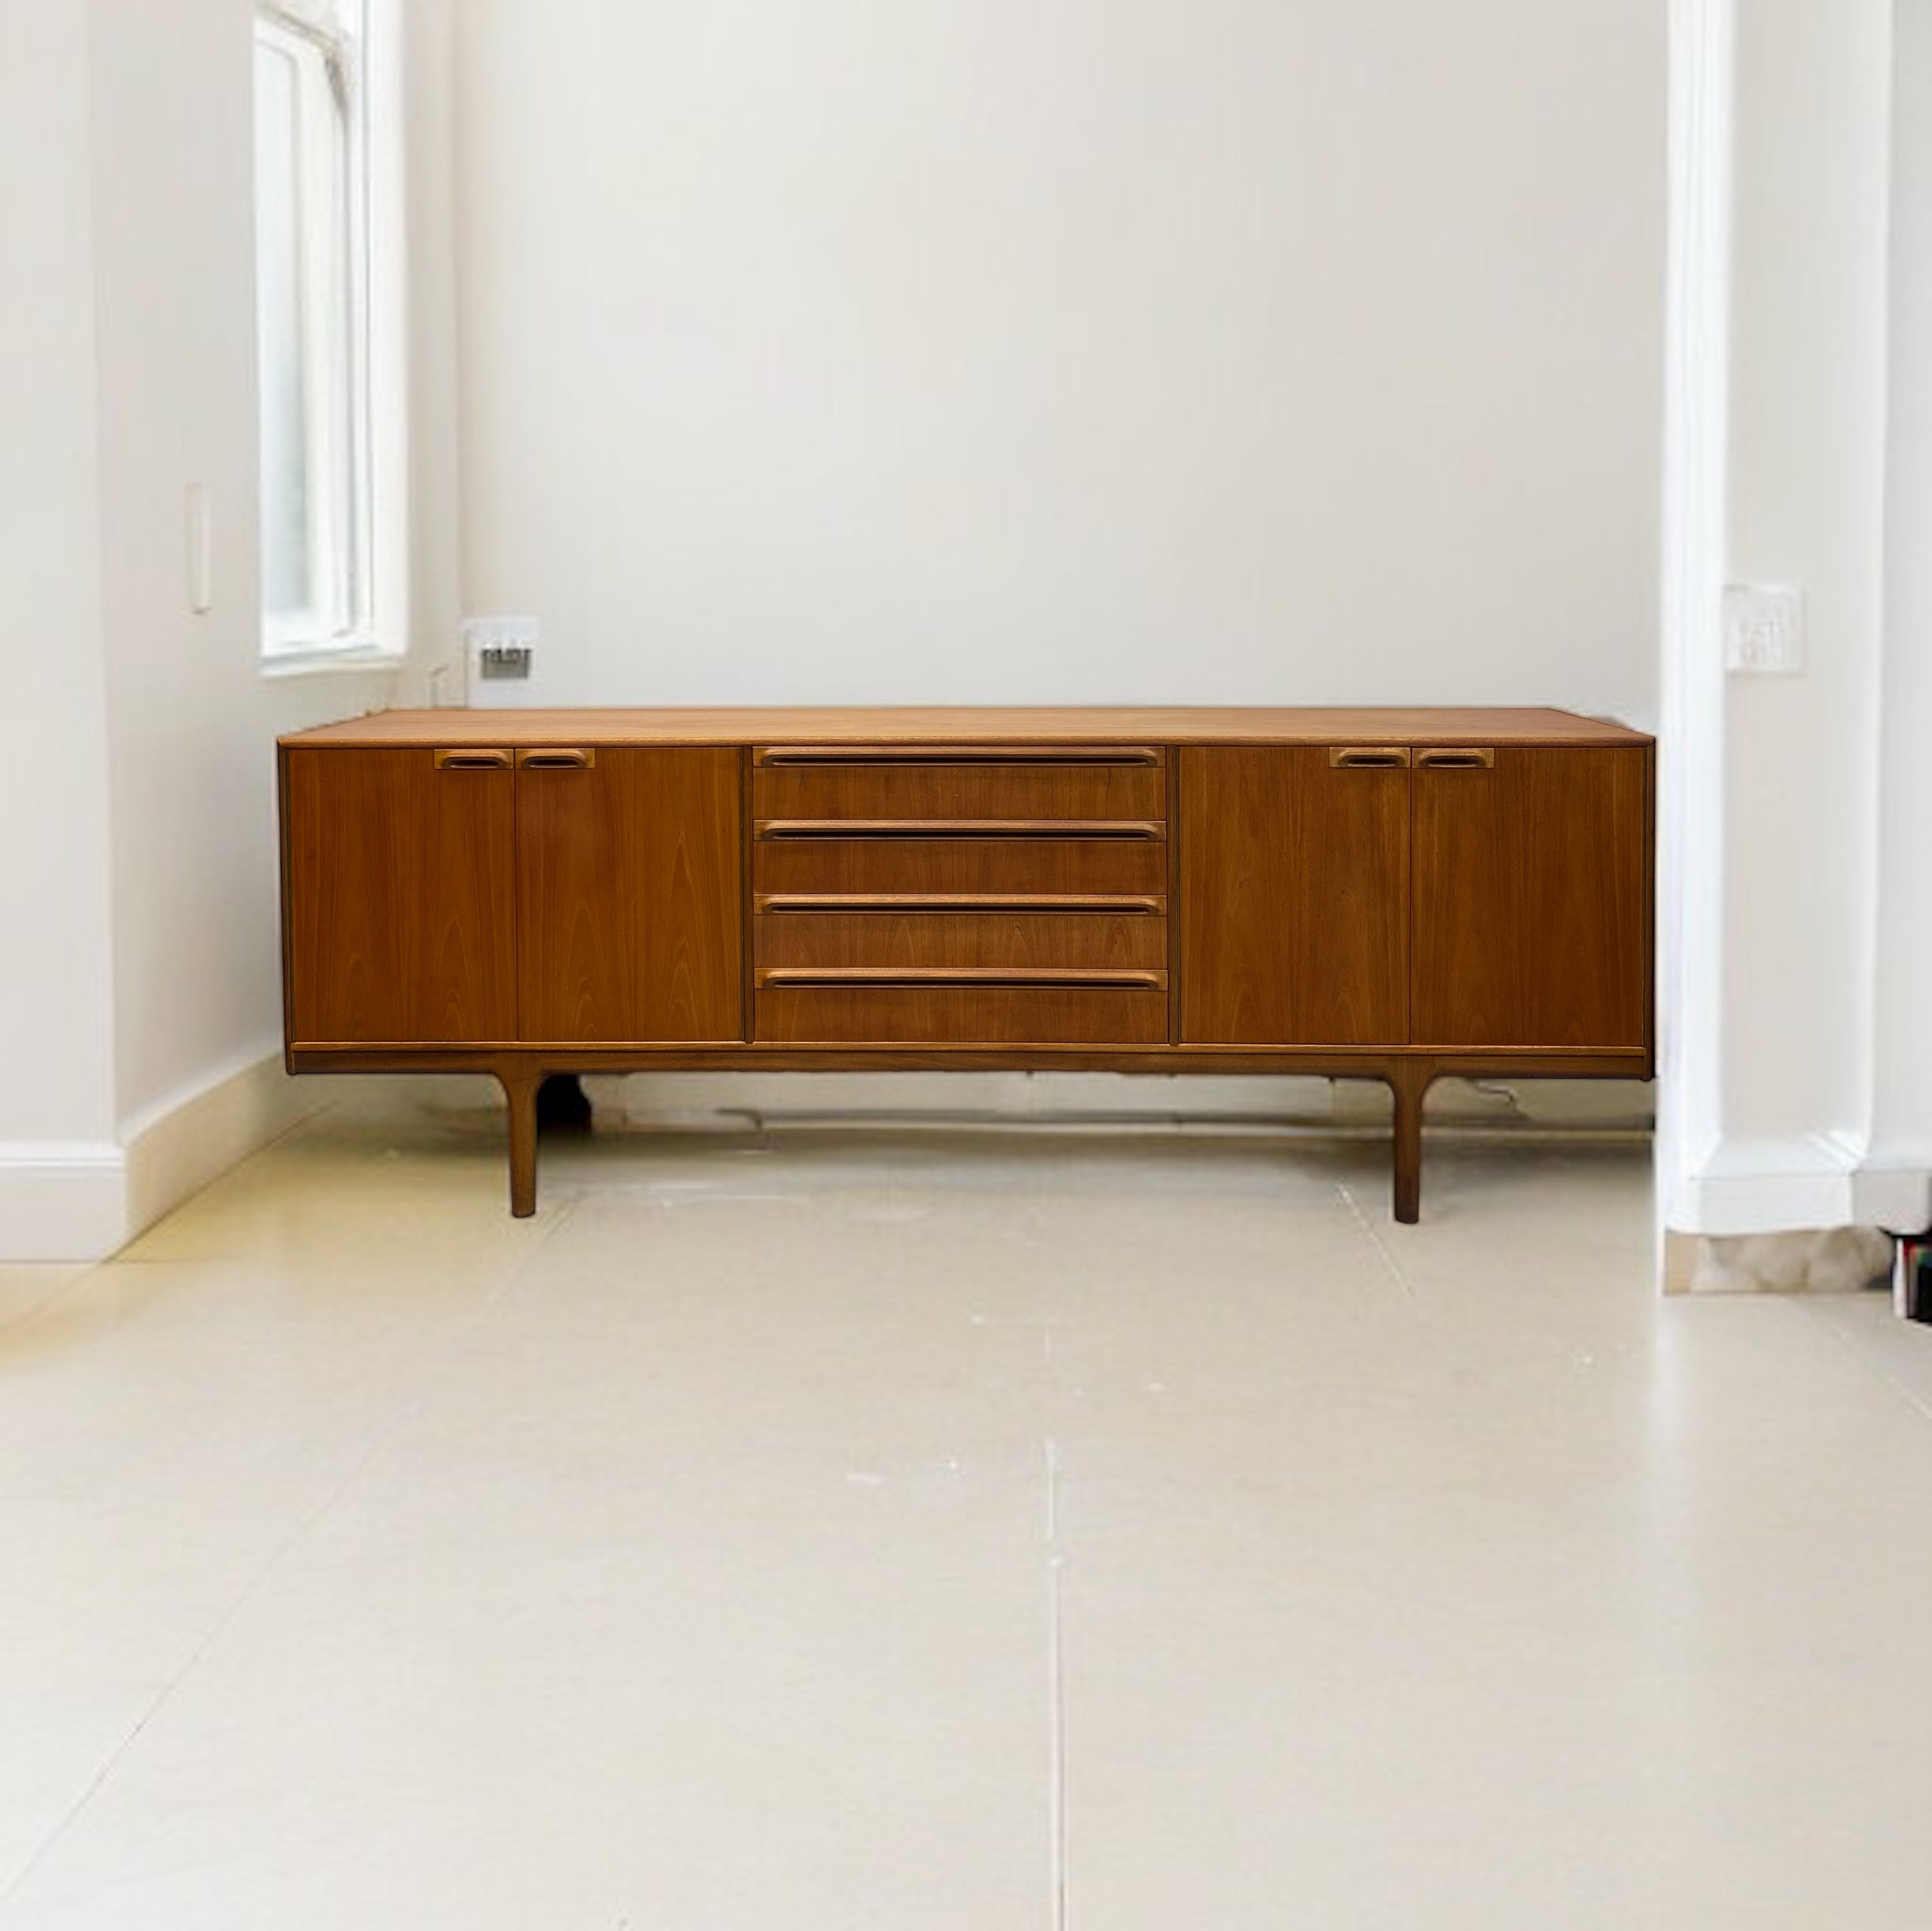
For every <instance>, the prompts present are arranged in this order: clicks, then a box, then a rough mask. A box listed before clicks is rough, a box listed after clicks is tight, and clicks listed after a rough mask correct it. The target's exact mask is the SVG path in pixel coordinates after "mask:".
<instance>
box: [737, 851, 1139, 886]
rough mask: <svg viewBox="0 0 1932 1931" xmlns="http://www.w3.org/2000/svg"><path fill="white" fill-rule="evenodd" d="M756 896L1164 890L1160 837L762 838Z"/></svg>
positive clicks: (754, 876)
mask: <svg viewBox="0 0 1932 1931" xmlns="http://www.w3.org/2000/svg"><path fill="white" fill-rule="evenodd" d="M751 885H752V889H753V890H754V892H857V893H868V892H1057V893H1069V894H1081V893H1086V892H1142V893H1145V892H1166V889H1167V847H1166V844H1164V843H1163V841H1160V839H1158V838H780V839H766V838H760V839H759V840H758V841H757V842H755V843H754V844H753V846H752V847H751Z"/></svg>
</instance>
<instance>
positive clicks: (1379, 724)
mask: <svg viewBox="0 0 1932 1931" xmlns="http://www.w3.org/2000/svg"><path fill="white" fill-rule="evenodd" d="M281 742H282V743H284V744H285V745H354V746H359V747H362V748H378V747H383V746H389V747H407V746H410V745H452V746H460V745H510V746H516V745H550V744H563V745H598V744H607V745H618V744H637V745H652V744H657V745H741V744H855V745H858V744H941V745H943V744H947V743H956V744H974V745H986V744H1014V745H1025V744H1040V743H1064V742H1074V743H1092V744H1109V743H1130V742H1146V743H1150V744H1157V745H1189V744H1196V745H1198V744H1245V745H1262V744H1286V745H1294V744H1314V745H1328V744H1353V743H1357V742H1361V743H1364V744H1398V745H1451V744H1485V745H1493V744H1547V745H1644V744H1649V743H1650V742H1652V740H1651V739H1649V738H1648V737H1646V736H1645V735H1644V734H1643V733H1642V732H1641V731H1634V730H1629V729H1628V728H1627V727H1625V726H1624V725H1622V724H1606V723H1604V722H1603V721H1601V720H1600V719H1598V718H1583V717H1579V716H1577V715H1576V714H1575V713H1574V712H1571V711H1555V710H1538V709H1451V708H1436V709H1396V708H1351V709H1340V708H1335V707H1326V708H1324V707H1316V706H1307V707H1297V708H1292V709H1280V708H1267V707H1262V706H1247V705H1234V704H1214V705H1208V704H1203V705H1178V706H1088V705H1066V706H1033V705H1025V706H1021V705H1013V706H1007V705H998V706H994V705H958V706H953V705H925V706H886V705H881V706H867V705H837V706H817V705H790V706H778V707H767V706H744V707H742V708H739V707H736V706H702V707H700V706H689V707H675V706H674V707H670V708H664V709H634V710H633V709H616V708H608V709H583V710H551V711H538V710H529V711H517V710H500V711H499V710H441V711H378V712H374V713H372V714H371V715H369V716H368V717H365V718H350V719H349V720H348V721H346V722H344V723H342V724H324V725H322V726H320V727H319V728H317V729H315V730H306V731H295V732H291V733H290V734H289V735H288V736H285V737H284V738H283V739H281Z"/></svg>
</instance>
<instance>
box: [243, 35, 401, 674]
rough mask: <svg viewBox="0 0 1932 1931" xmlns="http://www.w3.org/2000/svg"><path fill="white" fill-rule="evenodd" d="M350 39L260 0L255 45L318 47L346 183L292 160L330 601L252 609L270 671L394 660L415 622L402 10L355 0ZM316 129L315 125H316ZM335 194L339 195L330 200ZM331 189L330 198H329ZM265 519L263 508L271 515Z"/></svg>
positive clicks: (310, 491)
mask: <svg viewBox="0 0 1932 1931" xmlns="http://www.w3.org/2000/svg"><path fill="white" fill-rule="evenodd" d="M364 15H365V17H364V19H363V21H362V28H363V31H362V33H361V34H357V33H356V32H355V31H353V26H352V25H351V23H350V20H348V19H346V18H345V17H344V13H343V12H342V11H341V10H338V7H336V6H335V4H332V0H256V5H255V34H256V40H257V45H258V46H261V45H267V46H273V47H277V48H279V49H290V50H293V49H294V47H295V46H296V45H297V44H298V43H299V45H300V46H302V49H304V50H305V51H308V52H319V53H320V54H321V55H322V56H323V65H324V67H325V69H326V72H327V73H328V74H329V79H330V82H331V83H332V86H333V88H334V89H335V100H334V103H333V104H334V106H335V111H337V112H338V113H339V114H340V115H341V117H342V118H341V123H340V128H341V133H340V139H341V149H342V163H343V166H344V168H345V169H346V178H340V179H338V178H334V177H335V169H334V167H333V166H332V156H331V155H330V154H328V153H326V152H323V151H320V148H318V150H317V151H315V152H312V153H310V154H305V155H304V156H303V157H302V167H301V169H300V172H301V175H302V181H303V183H304V184H305V187H306V189H307V192H306V193H305V194H303V195H302V205H300V206H299V208H298V209H297V210H296V217H295V219H296V230H297V233H298V235H299V244H298V245H299V247H300V248H301V250H302V255H303V274H302V283H303V301H304V306H305V313H304V317H303V334H304V340H305V352H304V354H303V357H302V361H303V390H304V403H303V409H304V414H305V418H306V435H305V445H306V451H307V454H308V479H307V491H306V511H307V518H308V546H309V554H310V556H311V558H312V559H316V560H317V561H316V568H317V573H318V576H320V575H323V574H326V575H327V576H328V577H331V578H333V579H334V580H335V581H334V594H332V595H328V596H326V597H324V598H319V599H317V600H315V601H314V602H313V604H312V606H311V608H309V609H308V610H305V611H303V612H301V613H284V614H282V615H281V616H279V617H278V616H276V615H274V614H272V613H270V612H269V610H268V608H267V599H266V595H264V597H263V599H262V613H261V620H262V639H261V648H262V658H263V668H264V669H265V670H267V671H269V672H270V673H287V672H292V671H301V670H314V669H324V670H326V669H335V668H354V667H358V666H360V665H363V664H370V663H372V662H373V663H375V664H386V663H392V662H394V661H395V660H398V659H399V658H401V657H402V656H403V655H404V654H405V652H406V650H407V643H408V624H409V600H408V588H407V586H408V553H407V503H408V495H407V487H408V436H407V409H408V384H407V376H408V367H407V327H408V316H407V302H406V296H405V283H404V233H403V216H404V148H403V121H402V111H401V93H402V86H401V82H402V74H401V5H400V0H364ZM312 124H313V123H312ZM332 190H333V191H332ZM336 192H339V193H340V195H341V199H340V200H339V201H338V200H337V199H335V193H336ZM265 514H266V506H265Z"/></svg>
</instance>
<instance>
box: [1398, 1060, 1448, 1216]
mask: <svg viewBox="0 0 1932 1931" xmlns="http://www.w3.org/2000/svg"><path fill="white" fill-rule="evenodd" d="M1388 1083H1389V1090H1390V1091H1391V1093H1394V1095H1395V1217H1396V1219H1397V1220H1399V1221H1400V1222H1403V1225H1405V1226H1409V1227H1413V1226H1414V1225H1415V1223H1416V1222H1418V1220H1420V1219H1421V1218H1422V1103H1423V1102H1424V1100H1425V1099H1427V1097H1428V1096H1429V1089H1430V1087H1432V1086H1433V1085H1434V1084H1435V1083H1436V1072H1435V1069H1434V1068H1433V1066H1430V1064H1429V1063H1428V1062H1427V1061H1426V1060H1398V1061H1397V1063H1396V1064H1395V1066H1394V1067H1392V1068H1391V1070H1390V1072H1389V1076H1388Z"/></svg>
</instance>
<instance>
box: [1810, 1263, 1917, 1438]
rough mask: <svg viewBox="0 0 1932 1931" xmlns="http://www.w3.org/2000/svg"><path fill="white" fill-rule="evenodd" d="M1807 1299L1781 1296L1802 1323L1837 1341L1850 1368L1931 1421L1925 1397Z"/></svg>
mask: <svg viewBox="0 0 1932 1931" xmlns="http://www.w3.org/2000/svg"><path fill="white" fill-rule="evenodd" d="M1784 1299H1785V1300H1787V1301H1788V1302H1790V1303H1792V1304H1793V1305H1794V1306H1795V1308H1796V1312H1798V1313H1799V1315H1800V1316H1801V1317H1802V1318H1803V1319H1804V1320H1805V1321H1808V1322H1810V1323H1811V1325H1812V1326H1813V1327H1814V1328H1823V1330H1825V1332H1826V1333H1827V1334H1829V1335H1830V1336H1832V1339H1834V1340H1835V1341H1836V1342H1837V1343H1838V1345H1839V1346H1840V1347H1841V1348H1843V1350H1844V1351H1845V1353H1846V1354H1847V1355H1849V1357H1850V1358H1851V1360H1852V1365H1853V1366H1855V1368H1856V1369H1858V1372H1859V1374H1860V1375H1861V1378H1864V1379H1869V1380H1870V1381H1876V1382H1878V1383H1879V1384H1881V1385H1882V1386H1883V1387H1887V1388H1888V1389H1890V1390H1891V1392H1892V1393H1894V1395H1896V1396H1897V1397H1898V1399H1900V1401H1901V1402H1903V1403H1904V1404H1905V1405H1906V1407H1907V1408H1910V1409H1911V1410H1912V1411H1913V1412H1914V1413H1915V1414H1917V1415H1918V1417H1919V1418H1920V1419H1921V1420H1924V1421H1927V1422H1932V1401H1928V1400H1927V1399H1926V1398H1925V1396H1923V1395H1921V1394H1920V1393H1918V1391H1917V1390H1915V1389H1914V1388H1912V1387H1909V1386H1908V1385H1907V1384H1906V1382H1905V1381H1903V1380H1902V1379H1901V1378H1900V1377H1899V1376H1898V1375H1895V1374H1894V1373H1893V1372H1892V1371H1891V1369H1890V1368H1889V1367H1888V1366H1885V1364H1884V1363H1882V1362H1880V1361H1879V1360H1878V1359H1877V1358H1876V1356H1875V1355H1874V1354H1873V1351H1871V1350H1870V1348H1867V1347H1866V1346H1865V1345H1864V1342H1861V1340H1860V1339H1858V1336H1855V1335H1852V1334H1849V1333H1846V1331H1845V1330H1844V1329H1843V1328H1842V1327H1839V1326H1838V1324H1837V1323H1836V1322H1835V1321H1828V1320H1827V1319H1826V1318H1825V1316H1824V1315H1823V1314H1822V1313H1820V1312H1819V1311H1818V1310H1817V1309H1815V1308H1813V1307H1811V1306H1807V1305H1806V1303H1807V1302H1808V1300H1810V1299H1811V1297H1810V1296H1808V1295H1805V1294H1790V1295H1787V1296H1785V1297H1784Z"/></svg>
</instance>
